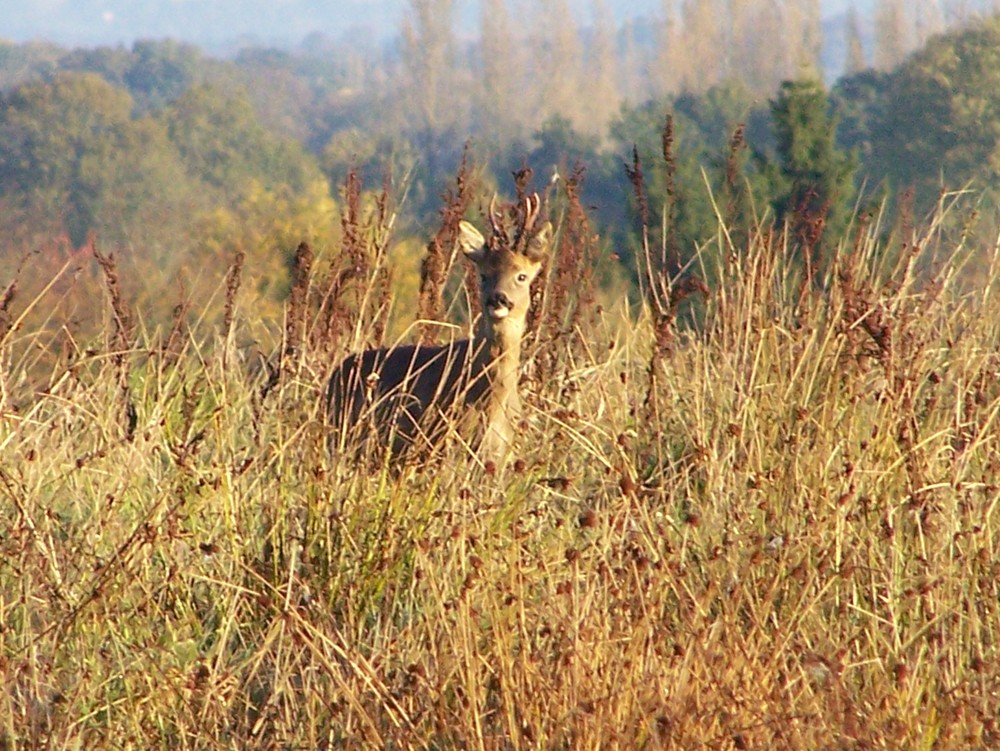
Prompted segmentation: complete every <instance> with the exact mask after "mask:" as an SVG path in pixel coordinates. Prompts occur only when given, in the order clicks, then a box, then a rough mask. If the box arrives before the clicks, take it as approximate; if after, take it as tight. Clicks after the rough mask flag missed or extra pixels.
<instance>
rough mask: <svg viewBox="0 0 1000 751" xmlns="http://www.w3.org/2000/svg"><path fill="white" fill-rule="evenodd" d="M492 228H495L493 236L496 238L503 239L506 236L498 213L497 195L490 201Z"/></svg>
mask: <svg viewBox="0 0 1000 751" xmlns="http://www.w3.org/2000/svg"><path fill="white" fill-rule="evenodd" d="M490 226H491V227H492V228H493V234H494V235H495V236H500V237H502V236H503V235H504V231H503V227H502V224H501V221H500V215H499V214H498V213H497V194H496V193H494V194H493V198H491V199H490Z"/></svg>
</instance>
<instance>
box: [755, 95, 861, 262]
mask: <svg viewBox="0 0 1000 751" xmlns="http://www.w3.org/2000/svg"><path fill="white" fill-rule="evenodd" d="M829 110H830V107H829V102H828V99H827V95H826V91H825V90H824V89H823V85H822V83H820V81H819V80H817V79H808V78H807V79H800V80H797V81H786V82H785V83H784V84H782V86H781V91H780V93H779V94H778V98H777V99H775V100H773V101H772V102H771V117H772V119H773V122H774V131H775V137H776V140H777V155H778V167H779V170H780V175H779V176H778V183H779V189H778V191H777V194H776V198H775V200H774V208H775V214H776V215H777V218H778V220H779V222H787V223H788V224H789V226H790V228H791V230H792V232H793V235H794V236H795V237H796V238H797V239H798V241H799V242H800V244H801V246H802V248H803V252H804V253H805V254H806V258H805V260H806V262H807V263H814V262H815V261H816V260H817V258H816V256H815V255H814V254H815V253H817V252H818V251H819V250H820V248H821V242H822V239H823V237H824V235H825V236H828V237H839V236H840V234H841V232H842V230H843V228H844V225H845V223H846V220H847V210H848V205H849V204H848V202H849V200H850V198H851V196H852V194H853V191H854V188H853V180H854V171H855V169H856V166H855V164H854V160H853V159H852V158H851V157H850V156H848V155H847V154H845V153H844V152H843V151H841V150H840V149H839V148H838V147H837V146H836V142H835V131H836V122H835V121H834V119H833V117H832V116H831V114H830V111H829Z"/></svg>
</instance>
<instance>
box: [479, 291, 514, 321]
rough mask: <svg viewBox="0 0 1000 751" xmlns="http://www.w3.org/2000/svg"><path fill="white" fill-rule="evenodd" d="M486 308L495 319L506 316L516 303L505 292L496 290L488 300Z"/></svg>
mask: <svg viewBox="0 0 1000 751" xmlns="http://www.w3.org/2000/svg"><path fill="white" fill-rule="evenodd" d="M486 309H487V311H488V312H489V314H490V317H491V318H493V319H494V320H499V319H501V318H506V317H507V316H508V315H509V314H510V312H511V311H512V310H513V309H514V303H513V302H511V299H510V298H509V297H507V295H505V294H504V293H503V292H495V293H494V294H493V295H491V296H490V297H489V298H487V300H486Z"/></svg>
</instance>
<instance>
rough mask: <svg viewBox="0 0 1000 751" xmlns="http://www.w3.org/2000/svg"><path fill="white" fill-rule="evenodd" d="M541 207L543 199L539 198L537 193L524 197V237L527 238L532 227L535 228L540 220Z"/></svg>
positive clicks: (522, 230) (522, 231)
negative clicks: (539, 211)
mask: <svg viewBox="0 0 1000 751" xmlns="http://www.w3.org/2000/svg"><path fill="white" fill-rule="evenodd" d="M541 207H542V199H541V198H539V197H538V194H537V193H532V194H531V195H530V196H525V197H524V226H523V227H522V228H521V233H522V234H523V235H525V236H527V234H528V233H529V232H531V229H532V227H534V226H535V222H536V221H537V220H538V210H539V209H540V208H541Z"/></svg>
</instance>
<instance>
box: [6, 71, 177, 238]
mask: <svg viewBox="0 0 1000 751" xmlns="http://www.w3.org/2000/svg"><path fill="white" fill-rule="evenodd" d="M131 113H132V98H131V97H130V96H129V94H128V92H126V91H124V90H122V89H119V88H115V87H114V86H112V85H111V84H109V83H107V82H106V81H104V80H103V79H102V78H100V77H99V76H97V75H96V74H92V73H86V74H72V73H60V74H57V75H56V76H55V77H54V78H53V79H52V81H50V82H46V83H37V84H31V85H27V86H23V87H21V88H19V89H16V90H15V91H13V92H11V94H10V95H9V96H7V97H4V98H3V99H0V142H2V143H3V144H4V148H3V149H2V150H0V196H3V197H4V198H5V200H6V202H7V203H8V205H13V206H14V207H15V208H16V209H17V210H18V212H19V213H20V215H21V217H22V219H23V220H24V221H27V222H30V223H31V225H32V226H35V227H38V228H39V229H40V230H41V231H42V232H43V233H44V232H66V233H68V235H69V237H70V239H71V241H72V242H73V243H74V244H75V245H80V244H82V243H83V242H84V241H85V240H86V237H87V234H88V233H90V232H92V231H93V232H97V233H98V234H99V235H101V237H102V238H103V239H105V240H108V241H110V242H120V241H123V240H124V239H125V236H126V235H127V232H128V228H129V227H130V226H135V225H136V224H137V223H138V220H139V216H140V215H141V213H142V212H141V209H142V207H143V206H148V204H147V203H146V201H147V200H148V201H158V202H159V206H158V208H159V210H160V211H162V210H163V209H164V207H166V206H170V205H171V202H172V200H178V199H179V196H180V194H181V193H183V192H184V188H183V185H184V173H183V170H182V169H181V168H180V163H179V158H178V155H177V153H176V151H175V150H174V149H173V147H172V146H171V144H170V142H169V140H168V139H167V138H166V132H165V130H163V129H162V128H161V127H159V126H158V125H157V124H156V123H155V122H153V121H150V120H147V119H143V120H138V121H133V119H132V114H131Z"/></svg>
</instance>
